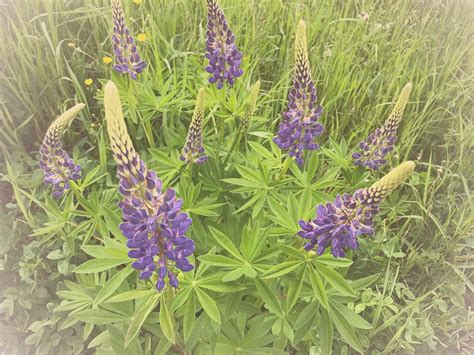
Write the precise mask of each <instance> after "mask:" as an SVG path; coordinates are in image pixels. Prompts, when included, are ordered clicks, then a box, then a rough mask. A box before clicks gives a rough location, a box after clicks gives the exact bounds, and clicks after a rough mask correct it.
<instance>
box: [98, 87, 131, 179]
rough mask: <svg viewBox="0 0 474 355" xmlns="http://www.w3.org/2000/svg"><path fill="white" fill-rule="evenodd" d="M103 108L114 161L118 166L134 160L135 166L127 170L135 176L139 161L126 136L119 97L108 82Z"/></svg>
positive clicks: (128, 137)
mask: <svg viewBox="0 0 474 355" xmlns="http://www.w3.org/2000/svg"><path fill="white" fill-rule="evenodd" d="M104 106H105V120H106V121H107V132H108V134H109V137H110V141H111V146H112V151H113V152H114V157H115V160H117V163H119V164H129V163H130V162H132V161H134V160H135V161H136V164H135V166H129V168H130V169H132V171H131V172H132V174H136V172H137V170H139V167H140V159H139V156H138V154H137V152H136V151H135V148H134V147H133V144H132V140H131V139H130V136H129V135H128V131H127V126H126V125H125V120H124V118H123V112H122V104H121V102H120V95H119V92H118V89H117V86H115V84H114V83H113V82H112V81H108V82H107V84H105V87H104Z"/></svg>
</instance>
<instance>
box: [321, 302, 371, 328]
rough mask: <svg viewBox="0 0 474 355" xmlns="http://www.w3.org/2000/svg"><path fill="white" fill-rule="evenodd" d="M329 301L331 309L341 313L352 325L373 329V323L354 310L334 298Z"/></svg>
mask: <svg viewBox="0 0 474 355" xmlns="http://www.w3.org/2000/svg"><path fill="white" fill-rule="evenodd" d="M329 303H330V306H331V311H332V312H339V314H340V315H341V316H342V317H344V318H345V319H346V320H347V321H348V322H349V324H350V325H351V326H352V327H354V328H357V329H372V325H371V324H370V323H369V322H367V321H366V320H365V319H364V318H362V317H361V316H359V315H358V314H357V313H355V312H354V311H353V310H351V309H349V308H347V307H346V306H344V305H342V304H340V303H339V302H336V301H334V300H330V301H329Z"/></svg>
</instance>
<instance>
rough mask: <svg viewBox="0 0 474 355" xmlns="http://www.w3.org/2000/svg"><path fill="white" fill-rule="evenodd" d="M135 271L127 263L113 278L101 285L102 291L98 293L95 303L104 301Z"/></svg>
mask: <svg viewBox="0 0 474 355" xmlns="http://www.w3.org/2000/svg"><path fill="white" fill-rule="evenodd" d="M132 272H133V268H132V266H131V265H127V266H126V267H125V268H124V269H122V270H121V271H119V272H118V273H116V274H115V275H114V276H112V278H110V280H109V281H107V283H106V284H105V285H104V286H102V287H101V289H100V291H99V292H98V293H97V296H96V297H95V300H94V305H98V304H100V303H102V302H104V301H105V300H106V299H107V297H109V296H110V295H111V294H112V293H114V291H115V290H116V289H117V288H119V286H120V285H121V284H122V282H123V281H124V280H125V279H126V278H127V276H128V275H130V274H131V273H132Z"/></svg>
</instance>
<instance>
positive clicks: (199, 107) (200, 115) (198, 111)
mask: <svg viewBox="0 0 474 355" xmlns="http://www.w3.org/2000/svg"><path fill="white" fill-rule="evenodd" d="M205 104H206V91H205V90H204V88H200V89H199V92H198V96H197V99H196V106H195V108H194V113H193V119H192V120H193V121H196V122H202V120H203V119H204V107H205ZM200 124H201V123H200Z"/></svg>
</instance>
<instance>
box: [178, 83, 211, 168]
mask: <svg viewBox="0 0 474 355" xmlns="http://www.w3.org/2000/svg"><path fill="white" fill-rule="evenodd" d="M204 101H205V91H204V88H201V89H200V90H199V93H198V97H197V101H196V107H195V108H194V114H193V118H192V121H191V124H190V126H189V129H188V136H187V138H186V143H185V145H184V147H183V152H182V153H181V156H180V159H181V160H183V161H185V162H186V163H197V164H203V163H205V162H206V161H207V159H208V157H207V155H205V154H204V152H205V150H204V147H203V146H202V126H203V121H204Z"/></svg>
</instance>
